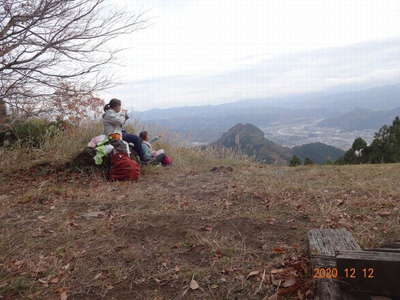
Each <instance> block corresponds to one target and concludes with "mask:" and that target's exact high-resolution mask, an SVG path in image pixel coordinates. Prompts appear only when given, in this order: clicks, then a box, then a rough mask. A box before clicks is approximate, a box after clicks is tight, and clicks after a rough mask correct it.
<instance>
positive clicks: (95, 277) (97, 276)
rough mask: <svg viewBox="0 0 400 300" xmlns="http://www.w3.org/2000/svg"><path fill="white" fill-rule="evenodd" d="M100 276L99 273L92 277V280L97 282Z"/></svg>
mask: <svg viewBox="0 0 400 300" xmlns="http://www.w3.org/2000/svg"><path fill="white" fill-rule="evenodd" d="M101 275H102V273H99V274H97V275H96V276H94V278H93V279H94V280H97V279H99V278H100V276H101Z"/></svg>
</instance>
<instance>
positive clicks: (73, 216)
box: [0, 135, 400, 299]
mask: <svg viewBox="0 0 400 300" xmlns="http://www.w3.org/2000/svg"><path fill="white" fill-rule="evenodd" d="M82 136H83V135H82ZM73 147H78V146H77V145H75V146H71V149H70V150H72V148H73ZM163 147H167V146H166V145H163ZM76 149H78V148H76ZM57 151H61V150H57ZM167 151H169V153H171V154H172V156H173V157H174V159H175V165H173V166H172V167H170V168H154V167H149V168H146V169H145V170H144V175H143V176H142V177H141V179H140V180H139V181H138V182H136V183H108V182H106V181H104V179H103V178H101V177H100V176H88V175H84V174H75V173H66V172H63V171H62V170H59V171H58V172H57V173H55V174H52V175H46V174H45V173H43V174H41V173H40V172H37V173H36V175H34V176H33V175H32V174H29V173H21V171H19V172H11V173H10V172H9V171H8V170H6V171H3V173H2V174H1V175H2V180H1V184H0V195H1V196H0V236H1V239H0V295H1V296H3V298H4V299H60V297H61V295H63V293H66V294H67V295H68V299H264V298H265V297H267V296H269V295H272V294H274V293H275V292H276V286H274V285H273V284H271V282H269V281H268V280H265V282H263V283H262V284H261V279H262V274H263V271H264V270H266V274H269V271H270V270H271V269H272V268H274V267H276V266H278V265H279V264H281V263H282V262H284V261H285V260H287V259H288V258H290V257H292V256H293V255H295V256H301V254H302V253H303V252H304V249H305V243H306V240H305V239H306V232H307V231H308V230H309V229H311V228H316V227H329V228H336V227H345V228H348V229H349V230H351V231H352V232H353V233H354V235H355V237H356V239H357V240H358V241H359V242H360V244H361V245H362V246H363V247H373V246H378V245H380V244H381V243H383V242H386V241H390V240H392V239H398V238H399V237H398V235H396V234H398V232H400V214H399V211H398V209H397V207H398V205H397V204H398V201H399V200H400V186H399V185H398V182H399V181H400V172H399V169H400V165H398V164H392V165H360V166H312V167H298V168H289V167H273V166H266V165H258V164H256V163H253V162H251V161H250V160H247V161H246V160H240V159H238V158H237V157H235V156H234V155H233V154H231V153H225V155H223V157H221V155H220V154H217V153H212V152H211V153H210V152H202V151H200V150H195V149H187V148H184V147H176V148H168V149H167ZM68 152H69V154H68V153H67V152H65V153H64V154H63V155H60V154H59V153H62V152H55V153H56V154H57V153H58V154H57V157H58V159H59V160H62V157H64V159H67V157H69V156H70V154H71V153H72V152H73V151H68ZM56 154H54V153H53V154H50V153H49V154H48V155H49V157H52V156H51V155H56ZM32 155H33V156H35V155H37V154H36V153H33V154H32ZM14 159H18V156H15V157H11V158H9V160H11V161H8V162H4V161H3V162H1V164H2V166H9V167H10V168H11V167H15V165H18V167H19V168H14V169H13V170H16V169H20V166H19V161H18V160H14ZM24 164H25V165H24V166H28V165H29V163H28V162H24ZM219 166H226V167H231V168H232V170H230V169H229V168H220V169H219V170H216V171H214V172H211V171H210V170H211V169H212V168H213V167H219ZM11 169H12V168H11ZM276 249H280V250H279V251H277V250H276ZM255 270H258V271H260V273H259V274H258V275H257V276H253V277H251V278H247V275H248V274H249V273H250V272H252V271H255ZM193 276H194V278H195V280H196V281H197V282H198V283H199V285H200V288H199V289H196V290H188V291H186V290H187V287H188V285H189V283H190V280H191V279H192V277H193ZM296 298H297V296H296V295H293V296H292V299H296ZM281 299H285V298H284V297H281ZM287 299H290V297H289V296H287Z"/></svg>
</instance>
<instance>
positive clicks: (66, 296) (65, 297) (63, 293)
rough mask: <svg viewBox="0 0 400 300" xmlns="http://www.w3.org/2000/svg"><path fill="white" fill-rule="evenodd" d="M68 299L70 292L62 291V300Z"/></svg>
mask: <svg viewBox="0 0 400 300" xmlns="http://www.w3.org/2000/svg"><path fill="white" fill-rule="evenodd" d="M67 299H68V294H67V292H65V291H64V292H62V293H61V295H60V300H67Z"/></svg>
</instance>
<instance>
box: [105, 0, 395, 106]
mask: <svg viewBox="0 0 400 300" xmlns="http://www.w3.org/2000/svg"><path fill="white" fill-rule="evenodd" d="M112 1H113V2H114V5H115V6H118V7H124V9H129V10H131V11H133V12H138V13H140V12H144V13H145V18H147V19H148V28H147V29H145V30H142V31H139V32H136V33H134V34H132V36H130V37H129V38H123V39H120V40H119V41H118V42H117V43H115V44H114V46H115V47H116V48H119V47H124V48H125V47H128V48H129V49H128V50H126V51H125V52H123V53H122V54H121V59H120V62H121V66H116V67H114V72H115V73H117V76H118V77H119V78H120V79H121V80H122V81H123V82H124V84H123V85H121V86H119V87H117V88H114V89H112V90H109V91H108V92H107V93H106V94H104V96H105V97H106V98H109V97H111V96H112V97H119V98H121V99H122V100H123V101H124V103H126V104H127V105H128V106H131V107H133V108H134V109H136V110H144V109H150V108H157V107H161V108H164V107H172V106H183V105H202V104H219V103H224V102H231V101H235V100H239V99H242V98H254V97H269V96H276V95H284V94H290V93H301V92H307V91H316V90H321V89H326V88H334V87H342V86H346V85H356V86H368V85H379V84H385V83H393V82H400V1H398V0H332V1H331V0H139V1H136V0H112Z"/></svg>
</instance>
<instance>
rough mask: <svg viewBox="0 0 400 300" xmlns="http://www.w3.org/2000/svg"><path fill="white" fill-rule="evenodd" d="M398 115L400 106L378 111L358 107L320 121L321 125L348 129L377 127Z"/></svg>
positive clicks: (389, 121)
mask: <svg viewBox="0 0 400 300" xmlns="http://www.w3.org/2000/svg"><path fill="white" fill-rule="evenodd" d="M399 104H400V103H399ZM396 116H400V107H398V108H395V109H390V110H377V111H374V110H370V109H365V108H356V109H354V110H352V111H350V112H347V113H345V114H342V115H339V116H337V117H332V118H327V119H325V120H323V121H321V122H319V126H321V127H332V128H339V129H342V130H346V131H353V130H363V129H377V128H380V127H381V126H382V125H384V124H390V123H391V122H392V121H393V120H394V118H395V117H396Z"/></svg>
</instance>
